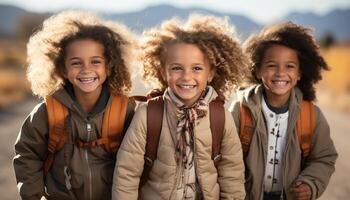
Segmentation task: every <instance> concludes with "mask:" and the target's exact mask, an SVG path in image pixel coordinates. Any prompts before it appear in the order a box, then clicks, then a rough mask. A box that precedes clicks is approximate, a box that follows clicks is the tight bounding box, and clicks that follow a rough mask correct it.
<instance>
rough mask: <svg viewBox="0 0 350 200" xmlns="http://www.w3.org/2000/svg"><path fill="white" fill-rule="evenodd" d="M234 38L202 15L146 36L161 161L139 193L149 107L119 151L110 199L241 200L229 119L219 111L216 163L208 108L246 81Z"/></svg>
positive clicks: (240, 172)
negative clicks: (159, 113) (157, 101)
mask: <svg viewBox="0 0 350 200" xmlns="http://www.w3.org/2000/svg"><path fill="white" fill-rule="evenodd" d="M234 34H235V33H234V30H233V27H232V26H230V25H229V24H228V22H227V21H225V20H223V19H220V18H216V17H211V16H199V15H193V16H190V17H189V19H188V21H187V22H186V23H182V22H180V21H177V20H176V19H171V20H168V21H165V22H163V24H162V26H161V28H160V29H158V30H157V29H154V30H151V31H148V32H145V33H144V36H145V41H144V43H143V45H142V49H143V54H142V55H143V56H142V61H143V64H144V79H146V80H148V81H150V82H151V83H152V84H153V85H154V86H155V88H156V89H158V90H159V91H161V92H162V93H163V95H162V97H161V99H162V101H164V107H163V108H162V109H163V110H164V112H163V113H164V114H163V117H162V119H163V120H162V122H161V123H162V129H161V133H160V138H159V145H158V146H157V147H158V150H157V156H156V158H155V160H154V161H153V166H152V168H151V170H150V172H149V176H148V179H147V180H146V181H145V183H144V184H141V186H140V189H139V182H140V177H141V174H142V172H143V167H144V163H145V159H144V155H145V148H146V139H147V138H146V137H147V129H148V127H147V123H146V121H148V120H150V119H147V115H146V113H147V107H148V106H149V103H148V104H147V103H145V104H142V105H140V107H139V108H138V109H137V111H136V113H135V116H134V119H133V120H132V122H131V125H130V127H129V129H128V131H127V133H126V135H125V138H124V140H123V143H122V144H121V147H120V150H119V152H118V155H117V163H116V167H115V173H114V182H113V192H112V197H113V199H135V200H136V199H137V198H138V197H139V198H141V199H244V197H245V192H244V164H243V161H242V151H241V144H240V142H239V138H238V135H237V132H236V128H235V126H234V122H233V119H232V116H231V114H230V113H229V112H228V111H225V110H224V109H223V110H222V112H223V115H224V118H225V122H224V125H223V139H222V140H221V141H219V142H221V149H220V154H221V155H220V156H221V160H219V161H217V160H216V159H215V158H213V157H212V132H211V129H210V127H211V124H210V120H209V115H210V114H211V113H210V110H209V109H208V108H209V104H210V103H211V102H212V101H215V100H216V99H217V98H218V97H222V98H223V99H224V98H225V97H224V96H225V95H226V96H228V95H229V93H230V91H231V90H232V88H233V87H234V86H235V85H237V84H238V83H239V82H240V81H241V80H242V78H243V77H242V76H241V75H242V73H241V72H242V71H244V70H243V69H244V66H246V59H245V56H244V54H243V53H242V50H241V48H240V45H239V43H238V41H237V39H236V38H235V37H234V36H235V35H234ZM222 106H223V105H222ZM214 159H215V161H217V165H216V164H215V163H214Z"/></svg>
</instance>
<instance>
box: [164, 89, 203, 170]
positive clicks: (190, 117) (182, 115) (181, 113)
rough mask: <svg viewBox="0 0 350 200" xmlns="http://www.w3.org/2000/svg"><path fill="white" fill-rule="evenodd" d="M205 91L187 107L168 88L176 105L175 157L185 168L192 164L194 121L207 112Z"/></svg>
mask: <svg viewBox="0 0 350 200" xmlns="http://www.w3.org/2000/svg"><path fill="white" fill-rule="evenodd" d="M206 91H207V90H205V91H204V92H203V94H202V96H201V97H200V99H199V100H198V101H197V102H196V103H194V104H193V105H192V106H191V107H187V106H186V105H184V104H183V103H182V102H181V101H180V100H179V99H178V98H177V97H176V96H175V94H174V93H173V92H172V91H171V90H170V89H168V94H169V97H170V99H171V100H172V102H173V103H175V105H176V106H177V118H178V122H177V127H176V143H175V159H176V161H177V163H178V164H181V163H179V162H180V161H181V162H182V164H183V166H184V167H185V169H189V168H190V167H191V166H192V165H193V147H194V126H195V121H196V120H198V119H200V118H202V117H204V116H205V115H206V114H207V112H208V103H207V101H206V100H205V99H204V96H205V94H206V93H207V92H206Z"/></svg>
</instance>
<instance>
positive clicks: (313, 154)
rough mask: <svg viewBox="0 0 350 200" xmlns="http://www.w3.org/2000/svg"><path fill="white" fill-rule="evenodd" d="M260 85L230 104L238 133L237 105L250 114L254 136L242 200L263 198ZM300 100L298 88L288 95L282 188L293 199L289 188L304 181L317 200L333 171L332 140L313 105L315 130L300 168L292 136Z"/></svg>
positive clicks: (263, 130)
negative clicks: (306, 156)
mask: <svg viewBox="0 0 350 200" xmlns="http://www.w3.org/2000/svg"><path fill="white" fill-rule="evenodd" d="M262 91H263V86H261V85H258V86H253V87H250V88H248V89H246V90H245V91H243V92H242V93H241V94H240V95H238V101H237V102H235V103H234V104H233V105H232V107H231V108H232V115H233V117H234V120H235V122H236V126H237V128H238V130H239V128H240V127H239V119H240V116H239V105H240V103H242V104H243V105H245V106H247V107H248V108H249V109H250V111H251V112H252V118H253V126H254V127H255V131H254V135H253V138H252V141H251V144H250V149H249V153H248V155H247V157H246V158H245V163H246V191H247V197H246V199H250V200H261V199H263V182H264V173H265V163H266V156H267V135H268V134H267V133H266V130H267V127H266V125H265V121H264V116H263V114H262V111H261V110H262V108H261V98H262ZM301 101H302V93H301V91H300V90H299V89H298V88H294V89H293V90H292V92H291V97H290V100H289V118H288V128H287V134H288V136H287V144H286V149H285V152H284V158H283V160H282V165H283V167H282V176H283V177H282V178H283V188H284V191H283V192H284V193H285V195H286V197H287V200H291V199H295V197H294V195H293V194H292V193H291V192H290V189H291V188H292V186H293V183H295V182H296V181H298V180H301V181H304V182H306V183H307V184H309V185H310V186H311V188H312V199H315V198H318V197H320V196H321V194H322V193H323V192H324V191H325V189H326V187H327V185H328V182H329V179H330V177H331V175H332V173H333V172H334V170H335V168H334V165H335V161H336V159H337V156H338V154H337V152H336V150H335V147H334V144H333V141H332V139H331V138H330V129H329V126H328V123H327V121H326V119H325V117H324V116H323V114H322V112H321V110H320V109H319V108H318V107H317V106H316V128H315V130H314V134H313V139H312V144H311V150H310V155H309V157H308V158H307V160H306V161H305V163H304V165H303V166H304V167H303V168H301V150H300V147H299V143H298V138H297V134H296V122H297V118H298V115H299V110H300V109H299V107H300V103H301Z"/></svg>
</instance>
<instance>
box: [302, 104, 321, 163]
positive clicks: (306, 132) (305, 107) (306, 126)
mask: <svg viewBox="0 0 350 200" xmlns="http://www.w3.org/2000/svg"><path fill="white" fill-rule="evenodd" d="M315 115H316V114H315V106H314V105H313V103H312V102H311V101H302V103H301V106H300V114H299V118H298V121H297V134H298V141H299V145H300V149H301V151H302V158H303V160H304V159H305V158H306V157H308V156H309V154H310V148H311V143H312V135H313V132H314V129H315V126H316V117H315Z"/></svg>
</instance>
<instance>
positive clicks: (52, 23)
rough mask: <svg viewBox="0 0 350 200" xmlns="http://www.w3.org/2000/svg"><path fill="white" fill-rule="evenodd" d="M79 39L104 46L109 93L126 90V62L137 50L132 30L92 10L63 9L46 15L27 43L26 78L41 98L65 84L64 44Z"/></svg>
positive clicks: (65, 45)
mask: <svg viewBox="0 0 350 200" xmlns="http://www.w3.org/2000/svg"><path fill="white" fill-rule="evenodd" d="M79 39H92V40H94V41H97V42H99V43H101V44H102V45H103V46H104V56H105V58H106V60H107V68H108V70H109V72H110V76H109V77H108V84H109V88H110V91H111V93H113V94H125V93H127V92H129V91H130V89H131V78H130V73H129V66H131V65H133V58H134V57H135V55H134V54H135V53H136V52H137V51H134V50H136V49H137V48H136V47H137V43H136V41H135V39H134V36H133V34H132V33H131V32H130V31H129V30H128V29H127V28H126V27H125V26H124V25H121V24H118V23H114V22H110V21H103V20H101V19H100V18H98V17H97V16H96V15H95V14H93V13H91V12H85V11H63V12H61V13H59V14H57V15H54V16H51V17H50V18H48V19H46V20H45V21H44V22H43V25H42V28H41V29H40V30H39V31H38V32H36V33H35V34H33V35H32V36H31V37H30V39H29V42H28V44H27V56H28V57H27V62H28V69H27V78H28V80H29V81H30V83H31V87H32V91H33V93H34V94H35V95H38V96H40V97H43V98H44V97H46V96H48V95H51V94H53V93H54V92H55V91H57V90H58V89H59V88H61V87H62V86H63V85H64V84H65V78H64V76H63V73H64V60H65V56H66V55H65V54H66V47H67V45H69V44H70V43H71V42H73V41H75V40H79Z"/></svg>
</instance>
